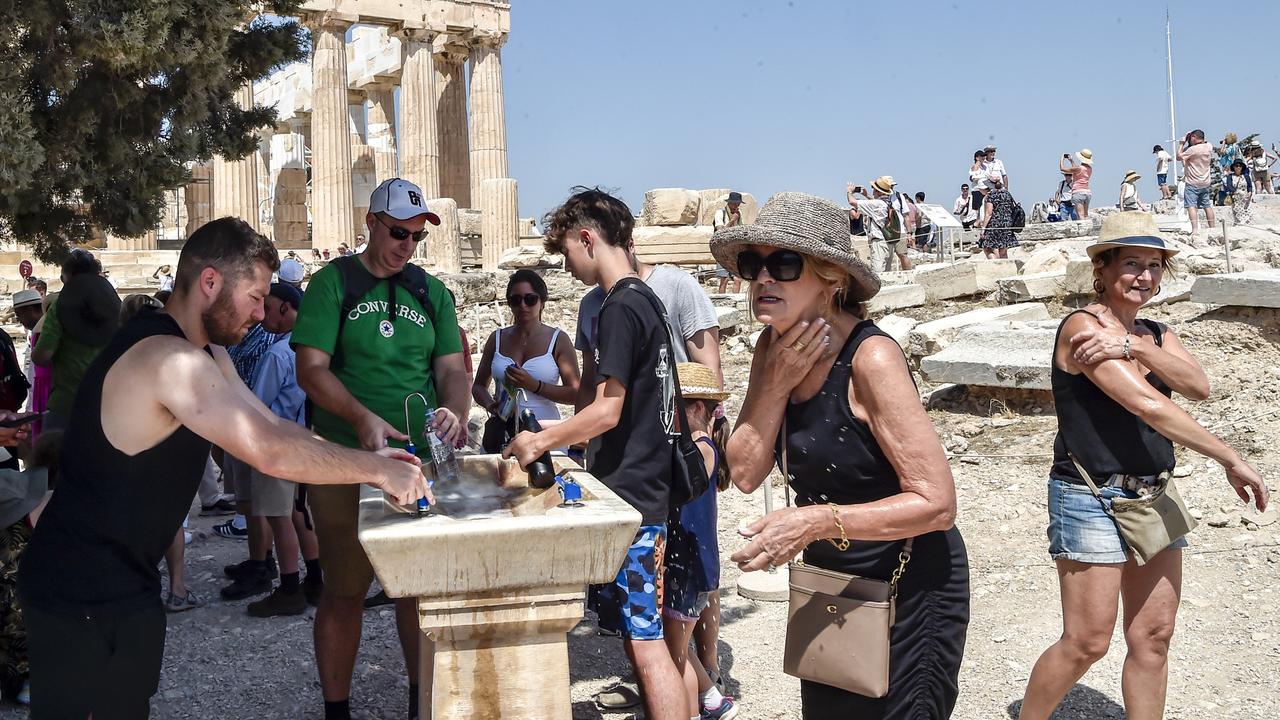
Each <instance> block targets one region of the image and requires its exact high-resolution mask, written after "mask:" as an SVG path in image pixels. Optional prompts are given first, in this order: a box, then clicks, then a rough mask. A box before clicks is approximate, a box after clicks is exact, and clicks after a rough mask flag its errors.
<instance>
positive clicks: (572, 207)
mask: <svg viewBox="0 0 1280 720" xmlns="http://www.w3.org/2000/svg"><path fill="white" fill-rule="evenodd" d="M633 222H634V221H633V219H632V216H631V210H630V209H628V208H627V206H626V204H625V203H623V202H622V201H621V200H618V199H617V198H615V197H612V196H610V195H609V194H608V193H606V192H603V191H601V190H598V189H585V188H583V189H579V191H577V192H575V194H574V195H573V196H572V197H570V198H569V199H568V200H567V201H566V202H565V203H564V205H562V206H560V207H559V208H557V209H556V210H554V211H552V212H551V213H549V214H548V215H547V217H546V218H545V219H544V221H543V227H544V228H545V229H546V243H545V244H546V249H547V251H548V252H553V253H559V254H562V255H564V257H565V265H566V267H568V269H569V272H570V273H572V274H573V276H574V277H576V278H577V279H578V280H580V281H581V282H583V283H585V284H587V285H599V286H600V288H601V289H603V290H604V291H605V292H606V293H607V296H606V298H605V302H604V307H603V308H602V309H601V311H600V329H599V335H598V339H597V344H596V351H595V352H596V356H595V361H596V381H597V383H598V384H597V385H596V396H595V400H593V401H592V402H591V404H590V405H588V406H587V407H586V408H584V409H583V410H582V412H579V413H577V414H576V415H574V416H573V417H572V418H570V419H568V420H566V421H564V422H562V423H559V424H557V425H553V426H551V427H549V428H547V429H546V430H543V431H542V432H540V433H530V432H523V433H520V434H519V435H517V436H516V438H515V439H514V440H513V441H512V442H511V445H510V446H508V447H507V449H506V450H505V451H504V452H503V455H504V456H506V457H515V458H516V459H517V460H519V461H520V465H521V467H524V466H527V465H528V464H529V463H530V462H532V461H534V460H536V459H537V458H538V457H540V456H541V455H542V454H543V453H544V452H547V451H548V450H550V449H552V448H558V447H565V446H568V445H574V444H577V443H582V442H586V441H587V440H589V439H591V438H594V437H600V449H599V451H598V452H597V453H596V455H595V457H594V459H593V462H592V464H591V468H590V470H591V472H592V473H593V474H594V475H595V476H596V477H598V478H600V481H601V482H603V483H604V484H605V485H607V486H608V487H609V489H611V490H613V491H614V492H615V493H617V494H618V495H619V496H620V497H621V498H622V499H624V500H626V501H627V502H629V503H631V505H632V506H633V507H635V509H636V510H639V511H640V514H641V516H642V520H641V525H640V531H639V532H638V533H636V538H635V541H634V542H633V543H632V545H631V549H630V550H628V551H627V559H626V561H625V562H624V563H623V565H622V568H621V569H620V570H619V571H618V575H617V577H616V578H615V579H614V581H613V582H612V583H608V584H605V585H600V586H597V587H596V588H595V592H594V593H593V597H592V607H593V609H594V610H595V611H596V612H597V614H598V615H599V616H600V626H601V627H603V628H606V629H611V630H616V631H619V632H621V633H622V635H623V637H624V638H625V640H624V642H625V644H626V648H627V654H628V655H629V656H630V658H631V660H632V662H633V663H634V665H635V670H636V677H638V678H639V679H640V684H641V687H642V689H643V691H644V692H643V695H644V700H645V709H646V712H647V717H649V718H652V719H653V720H668V719H670V720H685V718H687V717H688V712H687V710H688V707H689V705H690V700H689V699H688V698H686V697H685V689H684V685H683V683H682V682H681V679H680V675H679V673H678V672H677V671H676V666H675V662H674V661H673V660H672V659H671V654H670V653H669V652H668V650H667V648H666V645H665V644H664V643H663V641H662V571H663V567H662V565H663V546H664V544H665V540H666V534H667V529H666V519H667V506H668V494H669V491H670V484H671V449H670V446H669V445H668V444H667V435H668V433H669V432H671V430H672V424H673V422H674V415H675V397H674V386H673V383H672V378H671V377H670V376H669V370H668V365H667V354H668V353H670V352H671V348H670V346H669V341H668V335H667V328H666V324H665V323H666V321H665V320H664V319H663V318H662V316H661V315H659V314H658V312H657V310H656V309H655V308H654V307H653V305H652V304H650V301H649V299H648V298H646V297H645V294H646V293H651V291H650V290H648V289H647V288H646V287H645V286H644V284H643V283H642V282H640V279H639V278H638V277H637V276H636V272H635V267H636V260H635V256H634V255H633V254H632V252H631V250H630V247H631V228H632V224H633Z"/></svg>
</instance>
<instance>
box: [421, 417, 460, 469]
mask: <svg viewBox="0 0 1280 720" xmlns="http://www.w3.org/2000/svg"><path fill="white" fill-rule="evenodd" d="M434 418H435V411H434V410H432V411H431V412H428V413H427V425H426V428H425V432H424V434H425V435H426V436H427V446H428V447H430V448H431V467H432V468H433V469H435V473H436V480H438V481H440V483H441V484H443V485H448V484H450V483H456V482H458V479H459V476H460V472H459V470H458V458H456V457H455V456H454V454H453V448H451V447H449V446H448V445H447V444H445V442H444V441H443V440H441V439H440V437H439V436H438V435H436V433H435V431H434V430H432V429H431V423H432V421H433V420H434Z"/></svg>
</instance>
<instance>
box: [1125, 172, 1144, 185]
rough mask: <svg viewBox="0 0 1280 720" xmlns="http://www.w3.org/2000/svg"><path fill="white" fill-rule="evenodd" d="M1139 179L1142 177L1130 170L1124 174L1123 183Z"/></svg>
mask: <svg viewBox="0 0 1280 720" xmlns="http://www.w3.org/2000/svg"><path fill="white" fill-rule="evenodd" d="M1141 179H1142V176H1141V175H1139V174H1138V171H1137V170H1130V171H1129V172H1127V173H1125V174H1124V181H1125V182H1127V183H1131V182H1136V181H1138V180H1141Z"/></svg>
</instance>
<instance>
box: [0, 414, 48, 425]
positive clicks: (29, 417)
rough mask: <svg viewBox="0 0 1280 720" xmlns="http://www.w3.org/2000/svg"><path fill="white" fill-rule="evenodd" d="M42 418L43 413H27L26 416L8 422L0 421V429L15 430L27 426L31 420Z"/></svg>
mask: <svg viewBox="0 0 1280 720" xmlns="http://www.w3.org/2000/svg"><path fill="white" fill-rule="evenodd" d="M42 417H44V413H43V412H36V413H27V414H26V415H18V416H17V417H14V418H10V419H9V420H0V428H16V427H22V426H23V425H29V424H30V423H31V421H32V420H37V419H39V418H42Z"/></svg>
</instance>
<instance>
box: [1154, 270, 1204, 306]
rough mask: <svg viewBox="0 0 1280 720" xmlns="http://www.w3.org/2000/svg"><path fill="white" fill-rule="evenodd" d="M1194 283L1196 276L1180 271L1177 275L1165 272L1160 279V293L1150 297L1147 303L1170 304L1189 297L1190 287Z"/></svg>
mask: <svg viewBox="0 0 1280 720" xmlns="http://www.w3.org/2000/svg"><path fill="white" fill-rule="evenodd" d="M1195 283H1196V276H1194V275H1187V274H1185V273H1181V274H1179V275H1177V276H1173V275H1170V274H1168V273H1165V275H1164V279H1163V280H1161V281H1160V294H1159V295H1157V296H1155V297H1153V298H1151V301H1150V302H1148V303H1147V304H1148V305H1170V304H1172V303H1176V302H1184V301H1187V300H1190V299H1191V288H1192V286H1194V285H1195Z"/></svg>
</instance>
